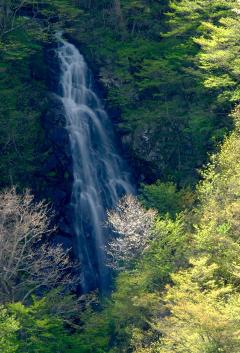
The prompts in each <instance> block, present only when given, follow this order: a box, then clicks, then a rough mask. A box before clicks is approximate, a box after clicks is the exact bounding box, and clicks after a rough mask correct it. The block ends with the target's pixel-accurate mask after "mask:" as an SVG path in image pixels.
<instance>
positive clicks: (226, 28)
mask: <svg viewBox="0 0 240 353" xmlns="http://www.w3.org/2000/svg"><path fill="white" fill-rule="evenodd" d="M231 10H232V11H231V12H230V13H229V14H228V16H227V17H222V18H221V19H220V20H219V23H218V24H212V23H209V22H204V23H203V28H204V35H203V36H201V37H200V38H198V39H196V42H197V43H198V44H200V46H201V49H202V50H201V52H200V54H199V59H200V65H201V68H202V69H203V70H204V72H205V75H204V79H205V80H204V84H205V86H206V87H208V88H211V89H212V90H216V91H217V92H218V95H219V99H220V101H229V100H230V101H233V102H239V100H240V89H239V82H240V81H239V75H240V70H239V62H240V61H239V55H240V49H239V42H238V38H239V35H240V24H239V23H240V21H239V19H240V17H239V16H240V2H239V1H237V2H234V4H232V7H231Z"/></svg>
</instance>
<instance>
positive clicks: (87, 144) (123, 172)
mask: <svg viewBox="0 0 240 353" xmlns="http://www.w3.org/2000/svg"><path fill="white" fill-rule="evenodd" d="M58 40H59V47H58V49H57V54H58V58H59V61H60V68H61V77H60V99H61V101H62V103H63V106H64V109H65V115H66V129H67V131H68V134H69V139H70V144H71V151H72V161H73V185H72V196H71V205H70V209H71V213H72V223H73V225H72V230H73V233H74V237H75V238H76V240H77V253H78V255H79V259H80V263H81V273H82V274H81V284H82V288H83V290H85V291H88V290H90V289H93V288H96V287H100V288H102V289H105V288H106V286H107V284H108V277H109V276H108V269H107V266H106V255H105V250H104V247H105V244H106V240H107V237H108V236H109V231H108V230H107V229H106V222H105V221H106V210H107V209H110V208H112V207H114V205H116V203H117V201H118V200H119V198H120V197H121V196H123V195H124V194H128V193H132V192H133V187H132V186H131V182H130V175H129V172H128V170H127V168H126V165H125V162H124V161H123V160H122V158H121V157H120V155H119V154H118V152H117V146H116V143H115V136H114V132H113V129H112V124H111V121H110V119H109V117H108V115H107V113H106V111H105V110H104V107H103V105H102V103H101V101H100V99H99V97H98V96H97V95H96V93H95V92H94V90H93V83H92V76H91V72H90V70H89V68H88V66H87V64H86V62H85V60H84V58H83V56H82V55H81V54H80V53H79V51H78V49H77V48H76V47H75V46H74V45H73V44H70V43H68V42H67V41H65V40H64V39H63V38H62V36H61V35H58Z"/></svg>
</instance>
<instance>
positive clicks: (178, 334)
mask: <svg viewBox="0 0 240 353" xmlns="http://www.w3.org/2000/svg"><path fill="white" fill-rule="evenodd" d="M239 16H240V3H239V1H238V0H231V1H227V0H211V1H210V0H194V1H193V0H156V1H151V0H104V1H98V0H78V1H75V0H53V1H48V0H44V1H30V0H23V1H18V0H2V1H1V0H0V151H1V153H0V167H1V176H0V187H1V188H3V187H6V186H9V185H11V186H12V185H16V186H17V189H15V188H13V189H10V191H4V192H1V194H0V245H1V248H0V275H1V279H0V290H1V293H0V350H1V352H3V353H26V352H27V353H219V352H222V353H239V347H240V331H239V325H240V322H239V317H240V294H239V290H240V287H239V283H240V282H239V280H240V258H239V253H240V241H239V229H240V221H239V220H240V217H239V216H240V201H239V195H240V162H239V155H240V108H239V101H240V90H239V78H240V72H239V67H240V59H239V54H240V46H239V34H240V21H239ZM60 29H62V30H63V31H64V32H65V35H66V37H68V39H69V40H70V41H74V42H75V43H76V45H77V46H79V47H80V48H81V51H82V52H83V54H84V55H85V57H86V60H87V61H88V63H89V65H90V67H91V68H92V70H93V73H94V75H95V76H96V81H97V85H98V89H99V90H100V91H101V95H102V98H103V100H104V101H105V103H106V107H107V108H108V110H109V113H110V116H111V118H112V121H113V123H114V125H115V128H116V131H117V132H118V134H119V136H120V137H121V140H122V142H123V147H124V151H125V152H126V154H127V155H128V157H129V161H130V162H131V163H132V166H133V167H135V169H136V176H137V181H138V182H139V184H140V188H139V196H137V197H133V196H128V197H125V198H124V199H122V200H121V201H120V202H119V204H118V205H117V207H116V208H115V209H114V210H109V213H108V225H110V227H111V228H112V229H111V230H112V232H113V235H114V237H113V238H112V239H110V240H109V244H108V247H107V255H108V257H109V265H110V266H111V267H112V268H113V282H112V286H111V288H110V291H111V293H109V295H108V296H105V297H102V296H101V295H98V293H94V294H89V295H86V296H85V295H83V296H78V297H77V295H76V293H73V292H72V287H71V283H72V282H74V280H75V278H74V277H73V276H72V273H71V271H69V267H70V264H71V261H70V260H69V257H68V254H66V253H64V252H63V249H62V248H59V247H54V246H52V245H46V242H45V241H46V235H47V233H48V229H49V228H48V227H49V224H50V223H51V222H50V221H51V219H50V218H48V217H49V215H48V212H47V207H46V204H45V203H44V202H41V201H40V202H39V201H36V200H37V199H40V198H42V195H44V196H46V193H47V192H48V186H49V184H51V185H54V182H55V177H56V174H57V171H56V170H55V169H54V168H53V170H51V172H50V173H47V175H43V174H44V172H42V170H41V166H42V165H43V164H44V163H45V162H46V160H47V159H48V158H49V156H50V155H51V150H52V147H51V146H50V145H49V144H48V143H47V142H46V139H45V137H46V135H45V134H46V132H45V131H44V128H43V127H44V126H43V116H44V115H45V114H46V113H47V112H48V111H49V109H50V100H49V97H48V90H49V89H50V88H49V85H48V84H49V82H48V79H49V77H48V76H49V71H48V63H47V61H46V52H47V50H49V48H52V47H54V45H56V43H55V42H56V38H55V32H56V31H58V30H60ZM200 169H201V172H200ZM65 174H66V171H65V170H64V171H63V173H62V174H61V175H63V176H62V177H61V176H60V178H61V182H63V183H64V181H65V179H64V178H65ZM26 186H27V187H31V188H33V190H34V192H35V193H36V196H37V198H36V199H35V198H34V197H33V196H30V194H29V193H28V192H24V191H23V187H26ZM44 192H45V193H44ZM47 197H48V201H50V202H51V197H50V195H48V194H47ZM69 261H70V262H69ZM65 271H66V272H65ZM63 272H64V274H65V275H64V276H63ZM51 275H52V276H53V277H51ZM48 280H49V281H48ZM78 294H79V293H78Z"/></svg>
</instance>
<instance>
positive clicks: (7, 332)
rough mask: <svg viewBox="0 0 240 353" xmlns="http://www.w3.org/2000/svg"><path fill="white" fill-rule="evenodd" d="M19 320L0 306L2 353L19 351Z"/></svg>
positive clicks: (0, 343)
mask: <svg viewBox="0 0 240 353" xmlns="http://www.w3.org/2000/svg"><path fill="white" fill-rule="evenodd" d="M19 327H20V326H19V322H18V321H17V320H16V318H15V317H14V316H13V315H10V314H9V313H8V311H7V309H6V308H4V307H3V306H0V347H1V352H2V353H17V349H18V341H17V331H18V330H19Z"/></svg>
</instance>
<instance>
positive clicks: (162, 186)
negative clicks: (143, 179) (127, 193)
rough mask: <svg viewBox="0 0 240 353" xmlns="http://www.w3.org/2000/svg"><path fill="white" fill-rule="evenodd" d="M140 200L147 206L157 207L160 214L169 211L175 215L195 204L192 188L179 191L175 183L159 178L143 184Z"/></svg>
mask: <svg viewBox="0 0 240 353" xmlns="http://www.w3.org/2000/svg"><path fill="white" fill-rule="evenodd" d="M140 200H142V202H143V204H144V205H145V206H146V207H147V208H156V209H157V210H158V211H159V213H160V214H166V213H169V214H170V215H171V216H172V217H174V216H175V215H176V214H177V213H179V212H180V211H183V210H184V209H185V208H187V207H190V206H191V205H192V204H193V201H194V195H193V192H192V191H191V190H190V189H181V190H180V191H178V190H177V187H176V185H175V184H174V183H171V182H168V183H162V182H161V181H160V180H158V181H157V182H156V183H155V184H151V185H144V184H143V185H142V188H141V196H140Z"/></svg>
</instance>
